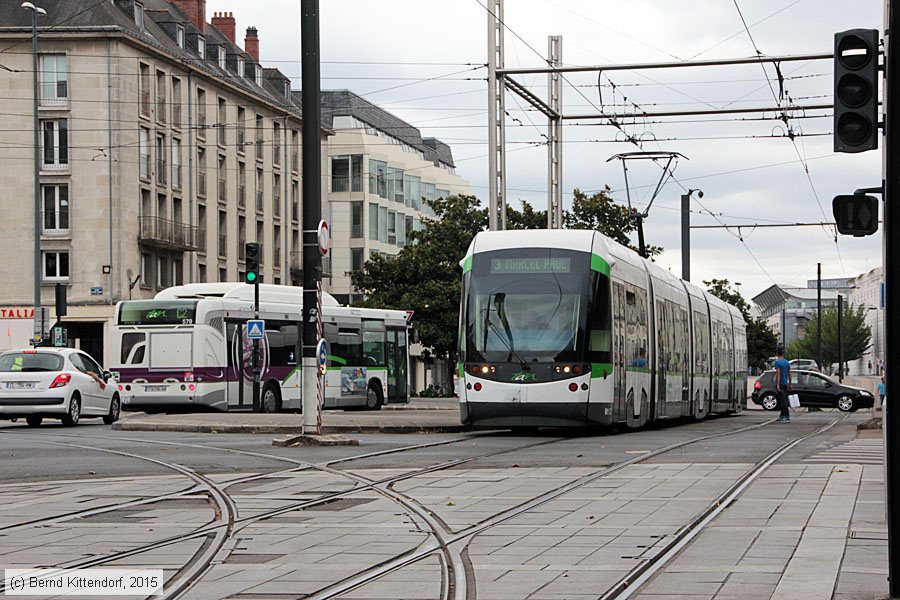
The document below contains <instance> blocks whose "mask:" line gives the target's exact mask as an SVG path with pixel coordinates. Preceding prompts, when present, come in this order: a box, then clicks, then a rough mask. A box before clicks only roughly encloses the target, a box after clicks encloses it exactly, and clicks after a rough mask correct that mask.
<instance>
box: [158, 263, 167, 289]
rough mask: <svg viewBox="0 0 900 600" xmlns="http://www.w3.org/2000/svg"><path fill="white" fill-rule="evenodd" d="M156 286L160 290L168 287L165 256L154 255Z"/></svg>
mask: <svg viewBox="0 0 900 600" xmlns="http://www.w3.org/2000/svg"><path fill="white" fill-rule="evenodd" d="M156 287H157V289H160V290H162V289H165V288H167V287H169V259H168V258H166V257H165V256H157V257H156Z"/></svg>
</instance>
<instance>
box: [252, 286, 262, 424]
mask: <svg viewBox="0 0 900 600" xmlns="http://www.w3.org/2000/svg"><path fill="white" fill-rule="evenodd" d="M253 318H254V319H256V320H258V319H259V278H258V277H257V278H256V281H254V282H253ZM260 371H261V369H260V364H259V340H258V339H256V338H254V339H253V412H259V411H260V402H259V377H260Z"/></svg>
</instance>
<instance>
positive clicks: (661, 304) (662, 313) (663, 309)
mask: <svg viewBox="0 0 900 600" xmlns="http://www.w3.org/2000/svg"><path fill="white" fill-rule="evenodd" d="M656 312H657V313H658V314H657V315H656V319H657V322H658V323H659V329H658V330H657V332H656V352H657V357H656V358H657V367H658V368H659V371H660V372H661V373H665V372H666V371H668V370H669V329H670V328H669V317H668V314H669V310H668V306H666V301H665V300H662V299H659V300H657V301H656Z"/></svg>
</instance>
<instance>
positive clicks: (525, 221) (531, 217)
mask: <svg viewBox="0 0 900 600" xmlns="http://www.w3.org/2000/svg"><path fill="white" fill-rule="evenodd" d="M520 202H521V203H522V212H519V211H517V210H516V209H514V208H512V207H511V206H510V205H509V204H507V205H506V228H507V229H546V228H547V211H546V210H534V207H533V206H531V204H530V203H529V202H528V201H527V200H520Z"/></svg>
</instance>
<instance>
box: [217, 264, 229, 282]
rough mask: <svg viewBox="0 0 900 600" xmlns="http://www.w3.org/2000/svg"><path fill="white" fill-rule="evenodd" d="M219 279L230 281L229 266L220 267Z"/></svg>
mask: <svg viewBox="0 0 900 600" xmlns="http://www.w3.org/2000/svg"><path fill="white" fill-rule="evenodd" d="M219 281H228V268H227V267H219Z"/></svg>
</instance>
